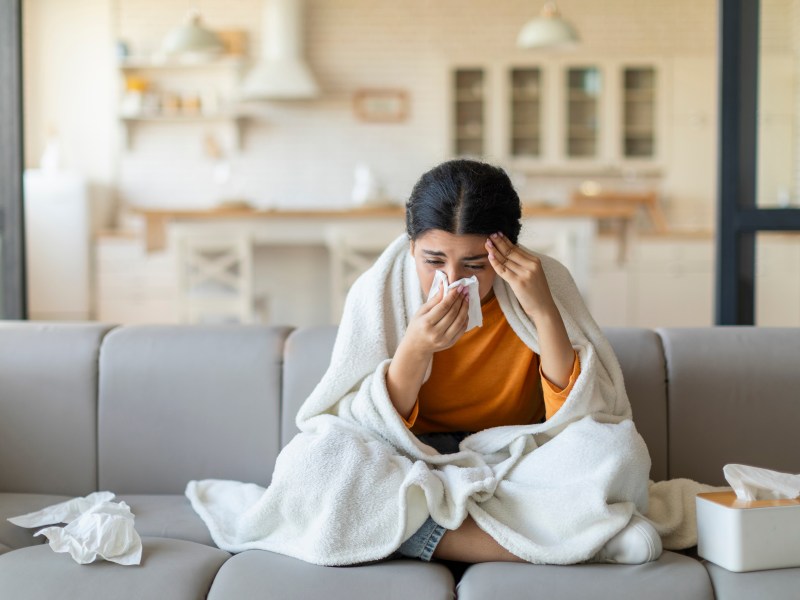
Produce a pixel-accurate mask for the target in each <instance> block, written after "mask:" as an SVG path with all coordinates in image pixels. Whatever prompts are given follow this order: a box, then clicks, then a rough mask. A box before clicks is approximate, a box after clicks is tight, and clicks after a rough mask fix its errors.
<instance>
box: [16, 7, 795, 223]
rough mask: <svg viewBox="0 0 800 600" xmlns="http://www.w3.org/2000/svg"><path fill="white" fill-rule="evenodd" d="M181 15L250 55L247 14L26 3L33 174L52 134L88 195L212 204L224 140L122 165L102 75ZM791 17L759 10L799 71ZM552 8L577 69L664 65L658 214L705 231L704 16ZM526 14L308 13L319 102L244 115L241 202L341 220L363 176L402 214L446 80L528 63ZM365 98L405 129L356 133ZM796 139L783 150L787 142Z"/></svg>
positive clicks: (175, 142)
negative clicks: (357, 173) (214, 149)
mask: <svg viewBox="0 0 800 600" xmlns="http://www.w3.org/2000/svg"><path fill="white" fill-rule="evenodd" d="M190 5H196V6H197V7H198V8H199V9H200V10H201V12H202V14H203V15H204V18H205V21H206V23H207V24H208V25H209V26H210V27H212V28H216V29H225V28H241V29H245V30H247V31H248V33H249V34H250V46H251V53H252V54H254V53H257V50H258V48H259V42H260V40H259V35H260V31H259V28H260V22H261V1H260V0H202V1H199V2H194V3H187V2H186V1H185V0H71V1H70V2H59V1H58V0H27V1H26V3H25V20H26V30H25V44H26V46H25V49H26V105H25V106H26V132H27V135H26V145H27V152H26V159H27V163H28V164H29V165H32V164H35V163H36V161H37V160H38V156H39V154H40V152H41V148H42V143H43V141H44V137H45V132H46V130H47V128H48V126H49V125H51V124H52V125H54V126H56V127H57V128H58V130H59V132H60V134H61V137H62V141H63V143H64V146H65V154H66V156H67V160H68V161H69V162H70V163H71V164H72V165H73V166H75V167H76V168H79V169H81V170H82V171H84V172H85V173H87V175H88V176H89V177H90V180H92V181H94V182H96V183H97V184H98V185H100V186H104V185H108V184H109V183H115V184H117V185H118V188H119V193H120V195H121V197H122V200H123V201H124V202H127V203H129V204H134V205H150V206H154V205H155V206H208V205H210V204H213V203H214V202H215V201H216V200H217V199H218V198H219V197H220V196H221V195H222V194H223V193H224V192H222V191H221V190H220V189H218V188H216V187H215V186H214V184H213V180H212V169H213V163H212V161H211V159H210V158H209V157H208V156H206V155H205V154H204V152H203V146H202V139H203V136H204V135H206V134H207V133H213V134H221V133H224V131H223V132H221V133H220V132H219V131H218V130H217V129H215V128H206V127H204V126H199V125H194V126H192V125H187V124H177V125H171V126H170V125H163V126H162V125H145V126H141V127H140V128H138V129H137V130H136V134H135V140H134V143H133V145H132V147H131V149H130V150H128V151H123V152H118V148H119V143H118V135H117V133H118V124H117V122H116V120H115V115H116V102H117V101H116V97H117V90H118V88H119V86H120V84H121V77H120V74H119V73H117V72H116V70H115V69H114V49H113V41H114V40H115V39H123V40H125V41H127V42H128V43H129V44H130V46H131V49H132V50H133V52H134V53H135V54H147V53H149V52H152V51H153V50H155V49H157V47H158V46H159V44H160V42H161V40H162V39H163V37H164V35H165V34H166V33H167V31H168V30H169V29H170V28H171V27H173V26H174V25H175V24H177V23H179V22H180V21H181V20H182V19H183V17H184V15H185V13H186V11H187V9H188V8H189V7H190ZM797 5H798V0H765V1H764V11H763V12H764V19H763V26H764V31H765V51H769V52H772V53H777V54H781V55H783V56H785V55H786V54H787V53H788V52H789V51H790V48H791V45H792V44H794V52H795V56H796V52H797V48H796V46H797V37H798V36H797V35H796V33H794V34H793V33H792V23H793V22H795V21H797V20H798V19H790V18H787V15H789V14H790V13H791V11H795V12H794V13H792V14H795V15H796V14H797V11H798V8H797ZM559 6H560V8H561V10H562V12H563V13H564V15H565V16H566V17H568V18H569V19H570V20H572V21H573V22H574V24H575V26H576V27H577V28H578V30H579V31H580V32H581V36H582V38H583V47H582V49H581V51H580V53H581V55H585V56H598V57H603V56H609V57H619V56H642V55H647V56H654V57H659V58H662V59H663V61H664V64H665V65H666V68H667V70H668V72H669V78H670V80H671V82H672V86H671V88H672V89H671V97H670V106H669V107H668V110H669V112H670V115H669V118H670V119H671V120H670V121H669V125H670V129H671V135H672V136H673V140H672V142H673V143H672V145H671V146H670V148H669V152H668V154H667V161H666V167H667V169H666V176H665V179H664V181H663V185H664V192H665V195H666V199H667V202H668V206H667V208H668V211H669V214H670V216H671V217H672V219H673V222H674V223H675V224H677V225H679V226H681V225H683V226H687V227H701V228H702V227H706V228H708V227H711V226H713V215H714V202H715V186H716V138H717V133H716V127H717V108H716V107H717V98H716V93H717V86H716V49H717V40H716V31H717V3H716V2H712V1H711V0H704V1H702V2H696V1H694V0H676V1H674V2H669V3H667V2H662V1H659V0H646V1H642V0H639V1H637V0H609V1H607V2H602V3H600V2H596V1H594V0H563V1H562V2H559ZM538 8H539V3H536V2H534V3H531V2H530V0H470V1H469V2H465V1H464V0H435V1H432V0H403V1H402V2H398V1H397V0H308V1H307V9H308V10H307V19H306V37H307V56H308V58H309V62H310V64H311V66H312V68H313V70H314V72H315V74H316V76H317V78H318V80H319V83H320V85H321V87H322V90H323V95H322V97H321V98H320V99H317V100H311V101H303V102H287V103H280V102H271V103H264V104H262V105H260V106H259V107H257V108H256V109H255V111H256V113H257V118H255V119H254V120H253V121H251V123H250V124H249V125H247V126H246V128H245V134H244V148H243V150H242V151H241V152H239V153H237V154H235V155H233V158H232V160H233V167H234V172H235V174H236V176H237V177H238V180H239V184H238V186H239V191H240V192H241V193H242V194H243V195H245V196H246V197H247V198H248V199H249V200H251V201H252V202H253V203H254V204H257V205H261V206H280V207H311V206H337V205H344V204H347V203H348V202H349V197H350V192H351V189H352V185H353V169H354V166H355V165H356V163H358V162H367V163H368V164H370V165H371V166H372V168H373V169H374V170H375V172H376V173H377V175H378V176H379V177H380V178H381V179H382V180H383V181H384V183H385V185H386V187H387V191H388V192H389V194H390V195H392V196H394V197H395V198H397V199H398V200H402V199H403V198H405V197H406V196H407V194H408V192H409V191H410V188H411V186H412V185H413V183H414V181H415V180H416V179H417V177H418V176H419V175H420V174H421V172H422V171H423V170H424V169H426V168H427V167H429V166H431V165H433V164H435V163H436V162H439V161H441V160H443V159H445V158H447V157H448V152H449V142H448V131H449V128H448V119H449V116H450V115H449V111H448V106H447V98H448V95H447V86H448V83H449V79H448V68H449V67H450V66H451V65H452V64H453V63H455V62H459V63H464V62H468V61H470V60H480V61H481V62H489V61H512V60H520V59H523V60H524V58H525V57H526V56H529V54H527V53H525V52H523V51H520V50H517V49H516V48H515V47H514V40H515V38H516V35H517V33H518V31H519V29H520V28H521V26H522V24H523V23H524V22H525V21H526V20H527V19H529V18H531V17H532V16H534V14H535V13H536V12H537V11H538ZM794 27H795V29H797V25H794ZM792 40H794V41H792ZM796 62H797V61H796ZM795 68H797V67H795ZM798 79H800V78H798ZM798 85H800V84H795V85H794V89H795V90H796V89H797V87H798ZM362 87H392V88H402V89H405V90H407V91H408V92H409V94H410V98H411V112H410V116H409V118H408V120H407V121H405V122H404V123H401V124H392V125H376V124H365V123H361V122H359V121H357V119H356V118H355V116H354V114H353V110H352V104H351V102H352V94H353V92H354V91H355V90H356V89H358V88H362ZM776 93H784V94H789V95H791V94H792V93H793V92H792V90H780V91H778V92H776ZM795 95H796V96H799V97H800V94H795ZM797 102H798V101H795V105H797ZM796 112H800V111H796ZM795 118H797V117H796V115H795ZM796 129H797V130H800V127H797V128H796ZM795 138H797V141H796V142H795V148H796V147H797V146H798V145H800V135H796V136H795ZM228 150H230V148H229V149H228ZM795 154H798V153H797V152H796V151H795ZM798 162H800V158H797V159H795V160H794V164H798ZM796 171H799V172H800V168H798V169H796Z"/></svg>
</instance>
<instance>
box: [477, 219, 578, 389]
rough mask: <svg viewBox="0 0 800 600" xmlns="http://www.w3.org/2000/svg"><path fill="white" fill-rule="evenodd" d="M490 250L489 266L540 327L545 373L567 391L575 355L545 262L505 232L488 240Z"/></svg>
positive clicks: (540, 343)
mask: <svg viewBox="0 0 800 600" xmlns="http://www.w3.org/2000/svg"><path fill="white" fill-rule="evenodd" d="M486 250H487V251H488V253H489V264H491V265H492V268H493V269H494V270H495V273H497V275H498V277H502V278H503V279H504V280H505V281H506V282H507V283H508V285H510V286H511V289H512V290H513V291H514V295H515V296H516V297H517V300H519V304H520V306H521V307H522V310H524V311H525V314H527V315H528V317H530V319H531V321H533V324H534V325H535V326H536V331H537V332H538V334H539V346H540V348H539V356H540V358H541V368H542V373H543V374H544V376H545V377H547V379H548V380H549V381H551V382H552V383H553V384H554V385H556V386H558V387H560V388H561V389H564V388H566V387H567V385H568V384H569V376H570V374H571V373H572V367H573V365H574V361H575V360H576V359H575V352H574V350H573V349H572V344H571V343H570V341H569V336H568V335H567V329H566V327H564V321H563V320H562V319H561V314H560V313H559V312H558V308H557V307H556V303H555V300H553V294H552V293H551V292H550V286H549V285H548V283H547V278H546V277H545V273H544V269H543V268H542V261H541V260H540V259H539V257H537V256H534V255H533V254H531V253H530V252H528V251H527V250H524V249H523V248H520V247H519V246H517V245H515V244H512V243H511V242H510V241H509V240H508V238H506V237H505V236H504V235H503V234H502V233H493V234H492V235H491V236H490V237H489V239H487V240H486Z"/></svg>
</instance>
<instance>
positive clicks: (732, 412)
mask: <svg viewBox="0 0 800 600" xmlns="http://www.w3.org/2000/svg"><path fill="white" fill-rule="evenodd" d="M659 334H660V335H661V337H662V339H663V343H664V350H665V353H666V359H667V373H668V376H669V386H668V394H669V475H670V477H688V478H690V479H695V480H697V481H700V482H702V483H709V484H716V485H725V479H724V476H723V474H722V467H723V466H724V465H726V464H728V463H742V464H746V465H754V466H758V467H764V468H767V469H773V470H776V471H787V472H790V473H798V472H800V441H798V440H800V435H798V426H800V328H765V327H713V328H697V329H678V328H675V329H672V328H670V329H661V330H659ZM793 440H794V441H793Z"/></svg>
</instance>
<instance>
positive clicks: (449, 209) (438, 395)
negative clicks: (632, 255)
mask: <svg viewBox="0 0 800 600" xmlns="http://www.w3.org/2000/svg"><path fill="white" fill-rule="evenodd" d="M520 217H521V209H520V201H519V197H518V196H517V193H516V192H515V191H514V188H513V186H512V184H511V181H510V180H509V178H508V176H507V175H506V174H505V172H504V171H503V170H502V169H499V168H496V167H493V166H490V165H487V164H484V163H479V162H474V161H468V160H454V161H450V162H446V163H444V164H442V165H439V166H438V167H436V168H434V169H432V170H431V171H429V172H427V173H425V175H423V176H422V178H421V179H420V180H419V182H418V183H417V184H416V186H415V187H414V190H413V191H412V193H411V197H410V199H409V200H408V203H407V204H406V227H407V233H408V236H409V238H410V240H411V254H412V256H413V257H414V262H415V265H416V269H417V274H418V276H419V280H420V284H421V286H422V290H423V293H424V294H425V296H427V295H428V294H429V292H430V289H431V286H432V284H433V280H434V274H435V272H436V271H437V270H441V271H444V273H445V274H446V275H447V280H448V281H451V282H453V281H458V280H460V279H462V278H467V277H471V276H473V275H474V276H475V277H476V278H477V280H478V289H479V292H480V300H481V310H482V312H483V317H484V325H483V326H482V327H479V328H475V329H473V330H471V331H470V332H469V333H468V334H466V333H465V332H466V328H467V308H468V304H469V295H468V293H467V290H466V289H465V288H463V287H460V286H459V287H458V288H453V289H451V290H450V291H449V292H447V293H445V286H442V289H441V291H440V293H438V294H436V295H435V296H434V297H432V298H431V299H430V300H428V301H427V302H426V303H425V304H424V305H423V306H422V308H421V309H420V310H419V311H418V312H417V313H416V315H414V317H413V319H411V322H410V323H409V325H408V330H407V331H406V335H405V336H404V337H403V339H402V341H401V343H400V346H399V347H398V349H397V352H396V353H395V355H394V359H393V360H392V362H391V365H390V366H389V369H388V372H387V375H386V385H387V388H388V390H389V395H390V397H391V400H392V403H393V404H394V406H395V408H396V409H397V412H398V413H399V414H400V415H401V416H402V417H403V418H404V419H405V420H406V422H407V423H408V425H409V427H410V428H411V430H412V431H413V432H414V433H417V434H420V438H421V439H422V440H423V441H425V442H426V443H428V444H430V445H431V446H434V447H436V448H437V449H438V450H440V451H447V450H449V451H454V450H455V448H454V446H457V442H458V441H460V439H463V437H465V436H466V435H467V434H468V433H471V432H474V431H478V430H481V429H487V428H489V427H495V426H502V425H526V424H530V423H535V422H538V421H540V420H542V419H543V418H549V417H550V416H552V415H553V414H555V412H556V411H557V410H558V409H559V408H560V407H561V405H562V404H563V403H564V401H565V400H566V397H567V395H568V394H569V391H570V389H571V387H572V384H573V383H574V381H575V378H576V377H577V376H578V374H579V373H580V363H579V360H578V356H577V354H576V352H575V351H574V350H573V349H572V345H571V344H570V341H569V338H568V336H567V331H566V328H565V327H564V322H563V321H562V319H561V315H560V314H559V312H558V309H557V308H556V304H555V302H554V300H553V297H552V295H551V294H550V289H549V287H548V285H547V280H546V278H545V275H544V271H543V269H542V264H541V261H540V260H539V258H537V257H536V256H534V255H532V254H530V253H529V252H527V251H525V250H524V249H522V248H520V247H518V246H517V245H516V242H517V236H518V234H519V231H520ZM495 277H501V278H503V279H504V280H505V281H506V282H508V284H509V285H510V286H511V289H512V290H513V291H514V294H515V295H516V297H517V299H518V300H519V302H520V305H521V306H522V308H523V309H524V311H525V314H526V315H527V316H528V318H530V320H531V321H532V322H533V324H534V325H535V327H536V330H537V332H538V334H539V342H540V344H541V354H540V355H537V354H536V353H534V352H533V351H532V350H530V349H529V348H528V347H527V346H525V344H524V343H523V342H522V340H520V339H519V337H517V336H516V334H515V333H514V332H513V330H512V329H511V327H510V325H509V324H508V321H507V320H506V319H505V317H504V316H503V313H502V311H501V310H500V306H499V304H498V302H497V299H496V298H495V297H494V292H493V287H492V286H493V284H494V279H495ZM431 361H432V370H431V374H430V377H429V379H428V380H427V381H425V382H424V383H423V379H424V376H425V373H426V370H427V367H428V364H430V363H431ZM498 369H502V370H503V372H504V378H503V380H504V385H503V386H502V387H500V388H499V389H497V387H496V383H497V377H496V373H497V372H498ZM453 385H455V386H456V388H457V389H453V388H452V386H453ZM442 434H443V435H442ZM448 434H449V435H448ZM459 438H460V439H459ZM454 442H456V443H454ZM448 443H449V445H448ZM434 548H435V551H433V552H432V550H433V549H434ZM400 552H401V554H403V555H405V556H419V557H420V558H422V559H424V560H430V558H431V556H432V555H433V556H436V557H437V558H445V559H453V560H463V561H467V562H478V561H484V560H519V559H518V558H517V557H516V556H514V555H513V554H511V553H510V552H508V551H507V550H505V549H504V548H503V547H502V546H500V545H498V544H497V543H496V542H495V541H494V540H493V539H492V538H491V537H490V536H488V535H487V534H485V533H484V532H483V531H482V530H481V529H479V528H478V527H477V526H476V525H475V523H474V521H472V519H468V520H467V521H466V522H465V524H464V525H463V526H462V527H461V528H459V529H458V530H455V531H445V529H444V528H443V527H441V526H440V525H436V524H435V523H434V522H433V521H432V520H430V519H429V520H428V521H427V522H426V524H425V525H423V527H422V529H421V530H420V531H419V532H418V533H417V534H415V536H414V537H412V538H411V539H410V540H408V541H407V542H406V543H405V544H404V545H403V546H402V547H401V549H400Z"/></svg>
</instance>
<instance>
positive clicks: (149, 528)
mask: <svg viewBox="0 0 800 600" xmlns="http://www.w3.org/2000/svg"><path fill="white" fill-rule="evenodd" d="M120 501H124V502H125V503H127V505H128V506H130V507H131V512H132V513H133V515H134V517H136V519H135V521H134V527H135V528H136V531H138V532H139V535H140V536H150V537H164V538H174V539H179V540H186V541H189V542H197V543H198V544H205V545H206V546H214V547H216V544H214V541H213V540H212V539H211V534H210V533H209V532H208V527H206V524H205V523H203V520H202V519H201V518H200V516H199V515H198V514H197V513H196V512H195V511H194V509H193V508H192V505H191V503H190V502H189V499H188V498H187V497H186V496H183V495H177V494H176V495H172V494H153V495H150V494H146V495H143V494H123V495H121V496H117V497H116V498H114V502H120Z"/></svg>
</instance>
